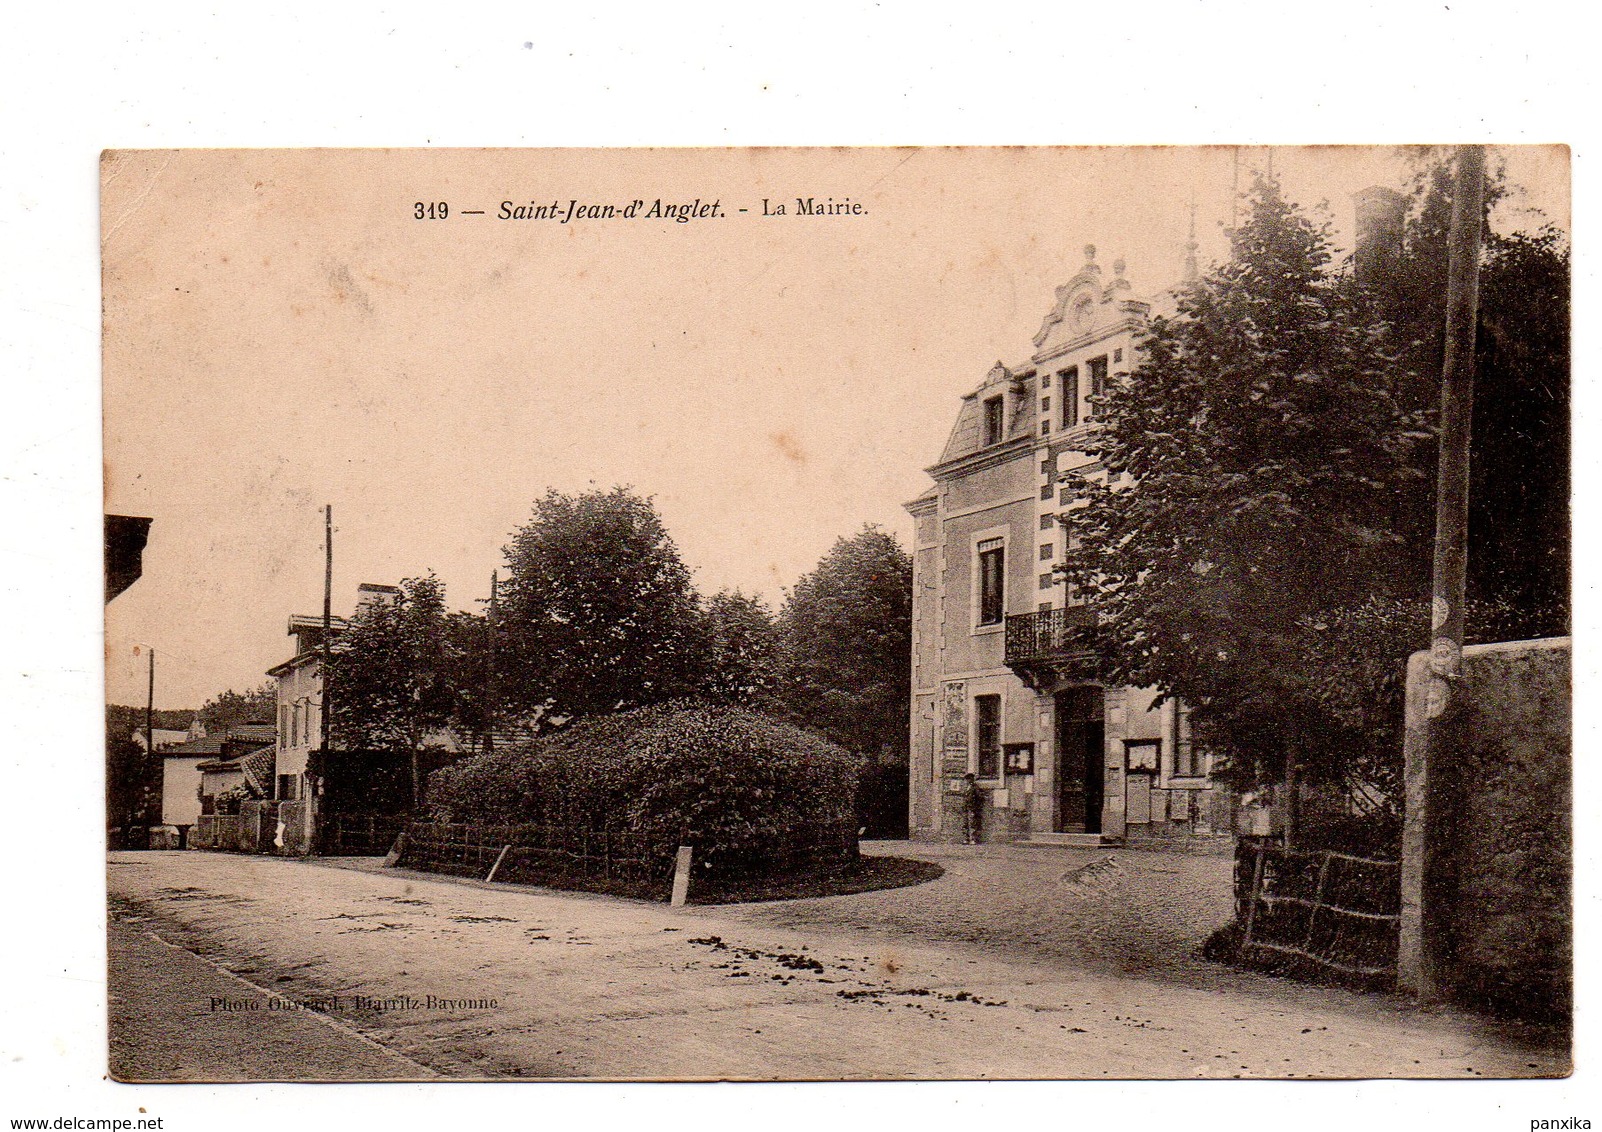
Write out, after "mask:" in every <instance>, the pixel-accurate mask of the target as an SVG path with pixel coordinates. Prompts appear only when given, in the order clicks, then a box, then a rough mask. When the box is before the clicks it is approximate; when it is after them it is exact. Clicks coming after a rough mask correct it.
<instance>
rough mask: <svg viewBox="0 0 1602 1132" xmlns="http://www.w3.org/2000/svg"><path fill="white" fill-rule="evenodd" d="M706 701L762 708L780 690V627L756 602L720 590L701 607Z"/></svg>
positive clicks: (761, 602) (732, 592)
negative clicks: (708, 699)
mask: <svg viewBox="0 0 1602 1132" xmlns="http://www.w3.org/2000/svg"><path fill="white" fill-rule="evenodd" d="M701 614H702V617H703V618H704V620H705V624H704V632H705V634H706V678H705V684H704V689H705V693H706V695H707V697H708V698H710V699H713V700H718V701H720V702H723V703H732V704H743V705H747V706H761V705H763V704H767V703H769V702H770V701H771V700H772V698H773V696H774V693H775V691H776V688H777V684H778V643H779V637H778V627H777V625H776V624H775V623H774V619H773V613H772V611H770V610H769V609H768V606H767V603H766V602H764V601H763V600H762V599H761V598H760V597H747V596H746V595H745V594H743V593H741V592H740V591H739V590H720V591H718V592H717V593H716V594H713V595H712V596H711V597H709V598H705V599H703V600H702V602H701Z"/></svg>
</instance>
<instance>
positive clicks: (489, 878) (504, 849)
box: [484, 845, 512, 884]
mask: <svg viewBox="0 0 1602 1132" xmlns="http://www.w3.org/2000/svg"><path fill="white" fill-rule="evenodd" d="M511 851H512V847H511V846H510V845H502V846H501V853H500V856H498V857H496V858H495V863H494V864H493V865H491V866H490V871H489V875H488V876H487V877H485V878H484V883H485V884H488V883H489V882H490V881H492V880H494V879H495V874H496V873H498V872H500V869H501V862H502V861H504V860H506V854H508V853H510V852H511Z"/></svg>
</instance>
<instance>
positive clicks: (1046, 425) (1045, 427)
mask: <svg viewBox="0 0 1602 1132" xmlns="http://www.w3.org/2000/svg"><path fill="white" fill-rule="evenodd" d="M1040 435H1041V436H1050V435H1051V418H1050V417H1047V418H1046V419H1045V420H1043V421H1041V422H1040Z"/></svg>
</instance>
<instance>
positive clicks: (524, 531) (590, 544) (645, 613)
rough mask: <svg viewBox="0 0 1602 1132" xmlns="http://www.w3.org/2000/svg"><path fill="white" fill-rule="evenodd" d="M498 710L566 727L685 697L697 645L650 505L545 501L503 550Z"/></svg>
mask: <svg viewBox="0 0 1602 1132" xmlns="http://www.w3.org/2000/svg"><path fill="white" fill-rule="evenodd" d="M505 553H506V560H507V565H508V567H509V571H510V572H509V576H508V578H507V580H506V582H505V584H504V587H503V590H502V600H501V610H500V612H501V625H502V628H503V631H504V643H505V645H506V648H505V650H504V652H503V654H502V657H501V686H502V688H503V691H504V697H505V702H506V703H507V704H508V706H510V707H511V708H513V709H514V710H518V711H520V712H521V713H524V714H530V713H537V712H544V713H545V715H544V718H556V719H561V718H571V717H574V716H585V715H595V714H600V713H605V712H613V711H619V710H622V709H625V708H630V707H637V706H642V705H645V704H652V703H658V702H661V701H664V700H669V699H673V698H674V697H677V696H683V695H687V694H690V693H693V692H694V691H695V690H696V688H697V687H698V686H699V684H700V680H701V674H702V670H703V665H704V640H703V636H702V632H701V618H700V614H699V610H698V608H697V604H696V595H695V591H694V590H693V588H692V587H691V585H690V572H689V570H688V569H687V568H686V567H685V565H684V563H683V562H682V561H681V560H680V559H679V552H678V548H677V547H675V546H674V545H673V540H672V539H671V538H670V537H668V533H667V531H666V530H665V529H664V528H663V526H662V521H661V519H660V517H659V516H658V515H657V513H656V507H655V506H654V505H653V504H652V502H651V500H649V499H647V498H645V497H642V496H640V495H637V494H635V492H634V491H633V490H631V489H629V488H626V487H617V488H613V489H612V490H610V491H590V492H585V493H583V494H580V495H565V494H563V493H561V492H558V491H555V490H552V491H550V492H548V493H547V494H546V495H545V497H544V498H543V499H540V500H538V501H537V502H536V503H535V504H534V515H533V517H532V519H530V521H529V522H528V524H527V525H525V526H523V527H522V528H521V529H519V530H518V531H516V532H515V533H514V534H513V536H512V542H511V544H510V545H509V546H507V547H506V550H505Z"/></svg>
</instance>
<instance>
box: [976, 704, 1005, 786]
mask: <svg viewBox="0 0 1602 1132" xmlns="http://www.w3.org/2000/svg"><path fill="white" fill-rule="evenodd" d="M973 718H974V729H975V731H976V732H977V734H976V735H975V736H974V738H975V740H976V742H975V743H974V747H975V748H976V749H977V751H978V755H979V765H978V766H977V767H976V768H975V770H976V772H977V773H978V775H979V777H980V778H1000V777H1001V697H1000V696H975V697H974V698H973Z"/></svg>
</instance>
